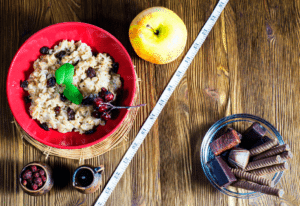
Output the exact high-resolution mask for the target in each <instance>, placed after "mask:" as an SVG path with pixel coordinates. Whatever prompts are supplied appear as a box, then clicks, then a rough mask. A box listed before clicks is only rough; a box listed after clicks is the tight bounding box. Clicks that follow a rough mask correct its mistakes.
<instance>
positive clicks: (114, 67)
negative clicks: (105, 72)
mask: <svg viewBox="0 0 300 206" xmlns="http://www.w3.org/2000/svg"><path fill="white" fill-rule="evenodd" d="M118 70H119V63H118V62H115V63H113V65H112V69H111V71H112V72H114V73H118Z"/></svg>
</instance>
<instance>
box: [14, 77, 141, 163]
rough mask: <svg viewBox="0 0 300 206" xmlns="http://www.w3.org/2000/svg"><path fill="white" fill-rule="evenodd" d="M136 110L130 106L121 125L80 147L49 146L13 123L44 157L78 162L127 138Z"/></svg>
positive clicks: (136, 99)
mask: <svg viewBox="0 0 300 206" xmlns="http://www.w3.org/2000/svg"><path fill="white" fill-rule="evenodd" d="M139 81H140V79H138V78H137V81H136V93H135V96H134V100H133V104H132V105H138V104H139ZM138 110H139V108H131V109H130V110H129V113H128V115H127V117H126V118H125V120H124V121H123V123H122V124H121V126H120V127H119V128H118V129H117V130H116V131H115V132H114V133H113V134H112V135H110V136H109V137H107V138H106V139H105V140H103V141H101V142H99V143H97V144H95V145H92V146H90V147H86V148H82V149H59V148H55V147H50V146H48V145H45V144H42V143H40V142H39V141H37V140H35V139H34V138H32V137H31V136H29V135H28V134H27V133H26V132H25V131H24V130H23V129H22V128H21V126H20V125H19V124H18V123H17V121H16V120H14V121H13V123H14V124H15V125H16V128H17V130H18V132H19V133H20V136H21V138H22V139H25V140H27V141H28V142H29V143H31V144H32V145H33V146H35V147H36V148H37V149H39V150H41V151H42V152H43V154H44V155H46V159H47V158H48V156H49V155H54V156H58V157H64V158H69V159H78V160H79V162H84V160H85V159H90V158H93V157H96V156H99V155H101V154H104V153H105V152H108V151H109V150H111V149H113V148H114V147H115V146H116V145H117V144H119V143H120V142H121V141H122V140H124V139H125V140H127V134H128V133H129V131H130V129H131V128H132V126H133V123H134V120H135V118H136V115H137V112H138Z"/></svg>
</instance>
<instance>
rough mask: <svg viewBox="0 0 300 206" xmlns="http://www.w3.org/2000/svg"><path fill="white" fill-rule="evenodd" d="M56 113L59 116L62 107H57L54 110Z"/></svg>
mask: <svg viewBox="0 0 300 206" xmlns="http://www.w3.org/2000/svg"><path fill="white" fill-rule="evenodd" d="M54 112H55V114H56V115H59V113H60V106H56V107H55V108H54Z"/></svg>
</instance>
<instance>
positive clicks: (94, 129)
mask: <svg viewBox="0 0 300 206" xmlns="http://www.w3.org/2000/svg"><path fill="white" fill-rule="evenodd" d="M96 131H97V129H96V128H95V127H94V128H93V129H90V130H88V131H86V132H85V133H84V134H94V133H95V132H96Z"/></svg>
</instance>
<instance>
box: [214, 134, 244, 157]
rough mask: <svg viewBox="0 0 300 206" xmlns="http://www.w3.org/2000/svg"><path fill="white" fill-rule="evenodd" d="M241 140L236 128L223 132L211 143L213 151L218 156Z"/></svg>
mask: <svg viewBox="0 0 300 206" xmlns="http://www.w3.org/2000/svg"><path fill="white" fill-rule="evenodd" d="M240 142H241V140H240V138H239V136H238V134H237V132H236V131H235V130H233V129H232V130H230V131H229V132H227V133H225V134H223V135H222V136H221V137H219V138H218V139H216V140H214V141H213V142H212V143H210V144H209V146H210V148H211V150H212V152H213V153H214V154H215V155H216V156H218V155H219V154H221V153H222V152H224V151H226V150H228V149H231V148H233V147H234V146H236V145H237V144H239V143H240Z"/></svg>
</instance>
